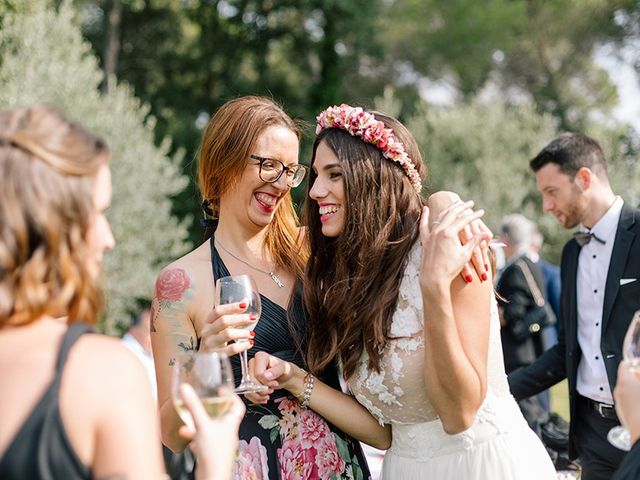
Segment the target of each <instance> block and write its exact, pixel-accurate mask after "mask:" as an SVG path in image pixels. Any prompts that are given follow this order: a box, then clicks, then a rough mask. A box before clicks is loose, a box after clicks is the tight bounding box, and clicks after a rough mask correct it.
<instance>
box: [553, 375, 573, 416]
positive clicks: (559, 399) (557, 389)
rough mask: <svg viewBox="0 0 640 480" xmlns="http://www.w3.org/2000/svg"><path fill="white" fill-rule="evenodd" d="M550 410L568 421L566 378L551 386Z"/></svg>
mask: <svg viewBox="0 0 640 480" xmlns="http://www.w3.org/2000/svg"><path fill="white" fill-rule="evenodd" d="M551 411H552V412H556V413H558V414H560V415H561V416H562V417H563V418H564V419H565V420H566V421H569V387H568V385H567V381H566V380H563V381H562V382H560V383H558V384H556V385H554V386H553V387H551Z"/></svg>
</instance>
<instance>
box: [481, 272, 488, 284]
mask: <svg viewBox="0 0 640 480" xmlns="http://www.w3.org/2000/svg"><path fill="white" fill-rule="evenodd" d="M480 278H481V279H482V281H483V282H484V281H485V280H486V279H487V278H489V277H487V274H486V273H483V274H482V275H480Z"/></svg>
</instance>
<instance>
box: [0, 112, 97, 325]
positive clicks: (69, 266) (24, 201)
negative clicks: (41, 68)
mask: <svg viewBox="0 0 640 480" xmlns="http://www.w3.org/2000/svg"><path fill="white" fill-rule="evenodd" d="M108 158H109V150H108V148H107V146H106V144H105V143H104V142H103V141H102V140H100V139H99V138H97V137H95V136H93V135H92V134H91V133H89V132H88V131H87V130H85V129H84V128H83V127H82V126H80V125H79V124H77V123H74V122H71V121H69V120H67V119H66V118H65V117H64V116H63V115H62V113H61V112H59V111H58V110H56V109H54V108H52V107H49V106H33V107H29V108H24V107H21V108H20V107H19V108H14V109H11V110H8V111H5V112H2V113H0V328H2V327H5V326H8V325H13V326H17V325H24V324H27V323H30V322H32V321H34V320H36V319H37V318H39V317H41V316H42V315H54V316H63V315H66V316H68V318H69V323H72V322H75V321H79V320H82V321H84V322H87V323H90V324H92V323H95V321H96V318H97V315H98V313H99V311H100V307H101V295H100V290H99V288H98V286H97V283H96V280H95V279H94V278H92V276H91V274H90V273H89V272H88V271H87V268H86V265H85V257H86V234H87V228H88V225H89V222H90V217H91V214H92V212H93V208H94V207H93V201H94V200H93V187H94V179H95V175H96V173H97V171H98V169H99V167H100V166H101V165H103V164H104V163H106V162H107V161H108Z"/></svg>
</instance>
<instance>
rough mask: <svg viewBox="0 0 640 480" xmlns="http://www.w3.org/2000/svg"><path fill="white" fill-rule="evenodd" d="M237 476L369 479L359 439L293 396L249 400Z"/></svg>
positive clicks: (246, 479)
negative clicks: (263, 402) (259, 401)
mask: <svg viewBox="0 0 640 480" xmlns="http://www.w3.org/2000/svg"><path fill="white" fill-rule="evenodd" d="M233 479H234V480H276V479H283V480H306V479H323V480H324V479H327V480H337V479H350V480H369V479H370V475H369V468H368V467H367V463H366V461H365V459H364V454H363V453H362V449H361V448H360V444H359V443H358V442H357V441H355V440H353V439H352V438H351V437H349V436H348V435H347V434H345V433H343V432H341V431H340V430H338V429H337V428H335V427H334V426H332V425H330V424H329V423H328V422H327V421H326V420H324V419H323V418H322V417H321V416H319V415H317V414H316V413H315V412H314V411H313V410H311V409H304V408H302V407H301V406H300V403H299V402H298V401H297V400H296V399H295V398H293V397H290V396H287V397H280V398H276V399H275V400H272V401H270V402H269V403H268V404H266V405H253V404H250V405H249V404H248V405H247V413H246V415H245V418H244V420H243V421H242V424H241V425H240V443H239V447H238V454H237V457H236V462H235V465H234V469H233Z"/></svg>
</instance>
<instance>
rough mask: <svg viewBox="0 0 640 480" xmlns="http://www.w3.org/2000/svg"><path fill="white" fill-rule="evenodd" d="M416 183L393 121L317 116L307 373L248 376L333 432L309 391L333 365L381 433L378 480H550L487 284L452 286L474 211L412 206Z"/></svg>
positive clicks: (458, 280)
mask: <svg viewBox="0 0 640 480" xmlns="http://www.w3.org/2000/svg"><path fill="white" fill-rule="evenodd" d="M425 176H426V172H425V167H424V165H423V163H422V158H421V154H420V151H419V149H418V146H417V144H416V141H415V139H414V138H413V136H412V135H411V133H410V132H409V131H408V130H407V129H406V128H405V127H404V125H402V124H401V123H400V122H399V121H397V120H396V119H394V118H392V117H389V116H387V115H384V114H381V113H378V112H371V111H365V110H363V109H361V108H357V107H351V106H349V105H340V106H335V107H330V108H328V109H326V110H325V111H323V112H322V113H321V114H320V115H319V116H318V118H317V128H316V140H315V143H314V147H313V155H312V159H311V174H310V180H309V192H308V193H309V198H308V199H307V204H306V207H305V217H306V224H307V225H308V238H309V241H310V248H311V254H310V258H309V262H308V265H307V268H306V272H305V279H304V300H305V304H306V308H307V309H308V311H309V325H308V329H307V338H308V346H307V349H306V352H305V353H306V361H307V362H306V363H307V365H308V368H309V372H306V371H303V370H302V369H301V368H300V367H297V366H295V365H293V364H291V363H287V362H283V361H282V360H279V359H276V358H274V357H271V356H269V355H267V354H261V353H259V354H258V355H256V358H255V359H254V360H253V361H252V364H251V368H252V371H253V374H254V375H255V377H256V378H258V379H259V380H260V381H262V382H263V383H264V384H266V385H268V386H270V387H271V388H283V389H286V390H289V391H290V392H291V393H292V394H294V395H296V396H297V397H298V398H300V399H301V401H302V404H303V405H304V406H308V407H309V408H311V409H313V410H315V411H317V412H318V413H320V414H321V415H322V416H324V417H325V418H326V419H327V420H329V421H330V422H332V423H333V424H334V425H336V426H338V427H341V426H344V425H347V424H352V423H353V422H354V421H355V419H354V418H352V417H351V416H350V415H349V413H348V411H346V410H344V409H342V408H338V407H337V406H336V405H337V404H335V403H334V402H333V401H332V399H333V398H334V396H335V395H336V392H335V391H332V389H330V388H329V387H327V386H326V385H324V384H323V383H322V382H320V381H319V380H318V379H317V378H316V375H317V374H318V373H319V372H322V371H323V369H325V368H327V367H329V366H331V365H333V364H334V363H335V362H339V364H340V365H341V367H342V371H343V373H344V377H345V378H346V380H347V383H348V385H349V389H350V390H351V392H352V394H353V395H354V396H355V398H356V399H357V400H358V402H360V403H361V404H362V405H363V406H364V407H366V409H367V410H368V411H369V413H370V414H371V415H372V417H373V418H375V419H376V420H377V421H378V422H379V424H380V425H384V426H390V427H391V432H392V444H391V447H390V448H389V450H388V451H387V453H386V456H385V461H384V465H383V473H382V478H383V479H401V480H410V479H416V480H417V479H424V478H433V479H447V478H451V479H458V478H464V479H477V480H484V479H491V480H496V479H518V480H529V479H530V480H544V479H552V478H556V474H555V471H554V468H553V465H552V463H551V460H550V459H549V456H548V455H547V453H546V451H545V449H544V447H543V445H542V443H541V442H540V441H539V439H538V438H537V437H536V436H535V434H534V433H533V432H532V431H531V430H530V429H529V427H528V426H527V424H526V422H525V421H524V419H523V417H522V414H521V413H520V410H519V409H518V406H517V404H516V403H515V401H514V399H513V397H512V396H511V394H510V393H509V387H508V384H507V380H506V376H505V372H504V365H503V360H502V351H501V345H500V334H499V328H500V325H499V319H498V313H497V308H496V301H495V298H494V294H493V282H492V278H491V271H490V270H489V268H488V265H487V264H486V263H485V265H484V269H482V268H481V269H479V270H478V269H476V270H477V271H476V272H469V273H470V274H467V275H463V276H460V275H459V273H460V271H461V269H462V268H463V266H464V265H465V264H466V262H468V261H469V260H470V258H471V256H472V252H473V250H474V248H476V247H477V246H478V245H479V244H481V243H482V242H485V241H487V240H488V239H489V238H488V235H487V234H486V233H483V232H479V231H477V229H476V228H475V227H474V225H475V220H476V219H478V218H480V217H481V216H482V214H483V212H482V210H479V211H476V212H473V211H471V210H470V208H471V207H472V202H467V203H462V202H458V203H454V204H453V205H451V206H449V207H447V208H442V205H435V206H434V200H432V199H430V200H429V202H425V200H424V199H423V197H422V196H421V190H422V182H423V180H424V178H425ZM425 204H426V205H425ZM429 207H431V210H430V208H429ZM470 232H471V233H470ZM461 237H463V238H467V239H468V241H467V242H461V241H460V238H461ZM345 396H346V395H345ZM262 397H264V395H262ZM252 398H253V399H254V400H256V401H261V400H263V399H264V398H261V395H260V394H253V396H252ZM352 428H357V427H355V426H352Z"/></svg>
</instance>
